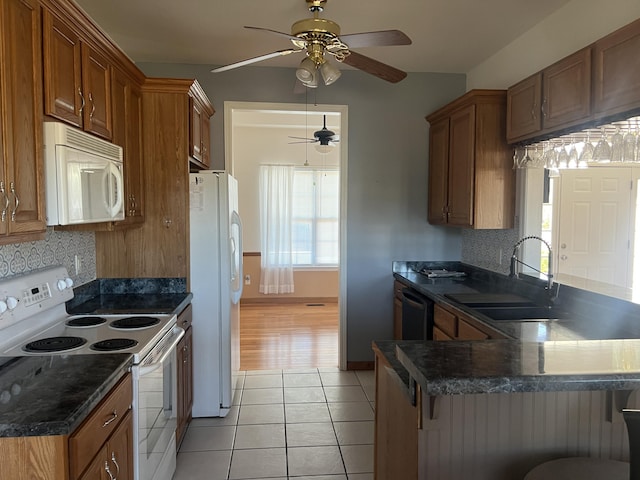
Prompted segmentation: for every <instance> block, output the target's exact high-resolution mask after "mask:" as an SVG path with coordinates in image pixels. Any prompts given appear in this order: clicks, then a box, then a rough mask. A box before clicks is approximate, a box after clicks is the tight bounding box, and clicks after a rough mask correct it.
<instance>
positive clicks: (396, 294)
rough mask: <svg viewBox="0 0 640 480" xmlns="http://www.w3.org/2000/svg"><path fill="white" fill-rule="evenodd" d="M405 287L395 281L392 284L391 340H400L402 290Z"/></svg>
mask: <svg viewBox="0 0 640 480" xmlns="http://www.w3.org/2000/svg"><path fill="white" fill-rule="evenodd" d="M403 288H405V286H404V285H403V284H402V283H401V282H399V281H397V280H395V281H394V282H393V339H394V340H402V289H403Z"/></svg>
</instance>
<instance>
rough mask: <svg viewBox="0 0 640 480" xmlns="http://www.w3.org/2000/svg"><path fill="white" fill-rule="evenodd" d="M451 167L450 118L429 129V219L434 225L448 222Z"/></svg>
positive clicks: (434, 124) (436, 123)
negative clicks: (448, 185)
mask: <svg viewBox="0 0 640 480" xmlns="http://www.w3.org/2000/svg"><path fill="white" fill-rule="evenodd" d="M448 169H449V118H444V119H442V120H440V121H437V122H435V123H433V124H432V125H431V127H430V129H429V191H428V202H429V205H428V210H427V220H428V221H429V223H431V224H433V225H438V224H443V223H447V178H448Z"/></svg>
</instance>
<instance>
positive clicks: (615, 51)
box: [593, 19, 640, 116]
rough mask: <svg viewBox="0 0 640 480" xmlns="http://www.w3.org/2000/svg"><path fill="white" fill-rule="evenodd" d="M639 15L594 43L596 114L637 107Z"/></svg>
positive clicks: (639, 90) (639, 98)
mask: <svg viewBox="0 0 640 480" xmlns="http://www.w3.org/2000/svg"><path fill="white" fill-rule="evenodd" d="M638 52H640V19H639V20H636V21H635V22H633V23H630V24H629V25H627V26H626V27H623V28H621V29H620V30H616V31H615V32H613V33H612V34H610V35H607V36H606V37H604V38H602V39H601V40H598V41H597V42H596V43H595V44H594V55H593V103H594V111H595V113H596V115H598V116H609V115H615V114H619V113H624V112H629V111H632V110H637V109H638V108H640V74H638V72H640V54H639V53H638Z"/></svg>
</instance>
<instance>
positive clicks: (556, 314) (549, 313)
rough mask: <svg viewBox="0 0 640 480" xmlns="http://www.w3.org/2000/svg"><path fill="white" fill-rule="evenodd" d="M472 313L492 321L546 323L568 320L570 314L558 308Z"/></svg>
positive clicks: (482, 310)
mask: <svg viewBox="0 0 640 480" xmlns="http://www.w3.org/2000/svg"><path fill="white" fill-rule="evenodd" d="M474 311H475V312H477V313H481V314H482V315H485V316H487V317H489V318H490V319H492V320H508V321H523V322H546V321H550V320H562V319H566V318H570V314H569V313H568V312H566V311H564V310H562V309H560V308H558V307H545V306H519V307H479V308H474Z"/></svg>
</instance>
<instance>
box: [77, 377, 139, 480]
mask: <svg viewBox="0 0 640 480" xmlns="http://www.w3.org/2000/svg"><path fill="white" fill-rule="evenodd" d="M132 400H133V386H132V382H131V374H127V375H126V376H125V377H124V378H123V379H122V380H121V381H120V382H119V383H118V385H116V386H115V387H114V388H113V389H112V390H111V392H110V393H109V394H108V395H107V396H106V397H105V398H104V399H103V400H102V402H101V403H100V404H99V405H98V406H97V407H96V408H95V409H94V410H93V412H92V413H91V414H90V415H89V417H87V419H86V420H85V421H84V422H83V423H82V425H80V427H78V428H77V429H76V431H75V432H73V434H71V436H70V437H69V479H70V480H89V479H91V480H94V479H99V480H112V479H116V478H117V479H118V480H133V415H132V412H131V402H132Z"/></svg>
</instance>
